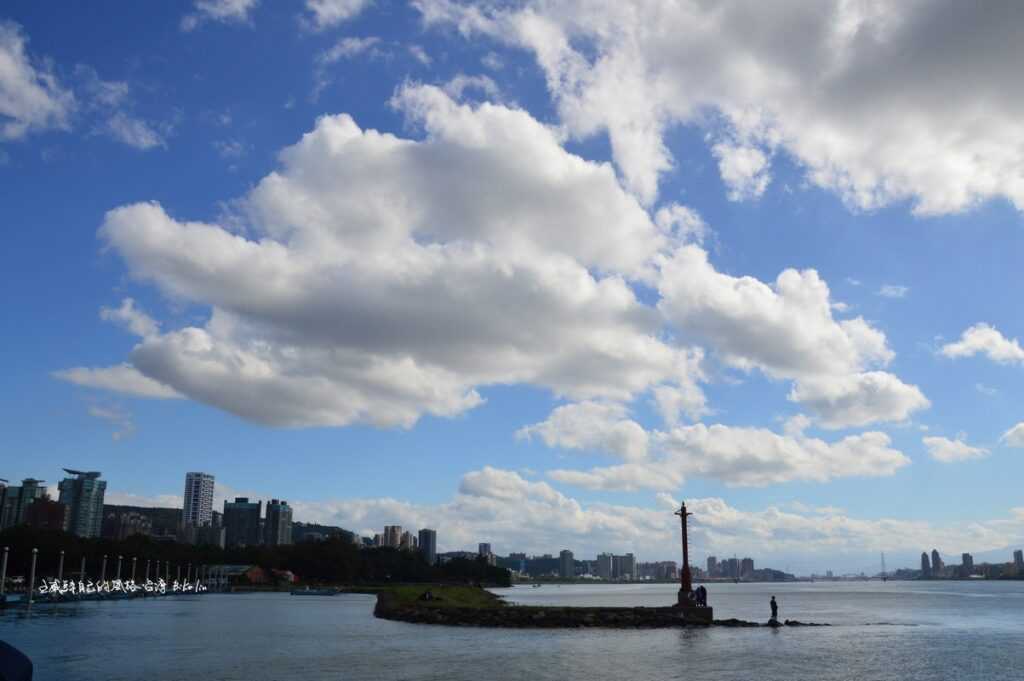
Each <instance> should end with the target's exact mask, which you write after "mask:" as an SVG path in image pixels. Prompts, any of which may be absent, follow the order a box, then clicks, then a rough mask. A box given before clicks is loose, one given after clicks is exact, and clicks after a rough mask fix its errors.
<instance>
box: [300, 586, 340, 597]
mask: <svg viewBox="0 0 1024 681" xmlns="http://www.w3.org/2000/svg"><path fill="white" fill-rule="evenodd" d="M338 593H339V591H338V590H337V589H335V588H334V587H330V586H328V587H322V588H319V589H311V588H309V587H308V586H307V587H305V588H302V589H292V596H337V595H338Z"/></svg>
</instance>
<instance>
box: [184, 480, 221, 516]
mask: <svg viewBox="0 0 1024 681" xmlns="http://www.w3.org/2000/svg"><path fill="white" fill-rule="evenodd" d="M181 522H182V523H184V524H185V525H194V526H196V527H202V526H203V525H209V524H211V523H212V522H213V476H212V475H210V474H209V473H186V474H185V504H184V507H183V508H182V513H181Z"/></svg>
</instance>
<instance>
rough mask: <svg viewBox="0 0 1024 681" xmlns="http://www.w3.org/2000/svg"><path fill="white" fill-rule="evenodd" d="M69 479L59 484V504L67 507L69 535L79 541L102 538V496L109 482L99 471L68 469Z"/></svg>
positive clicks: (65, 470)
mask: <svg viewBox="0 0 1024 681" xmlns="http://www.w3.org/2000/svg"><path fill="white" fill-rule="evenodd" d="M64 472H66V473H67V474H68V475H70V476H71V477H70V478H64V479H63V480H61V481H60V484H59V485H58V488H59V489H60V499H59V501H60V503H62V504H64V505H65V506H67V507H68V532H70V533H71V534H73V535H76V536H78V537H99V536H100V532H101V530H102V529H103V495H104V494H106V491H107V481H106V480H100V479H99V478H100V473H99V471H74V470H71V469H70V468H65V469H64Z"/></svg>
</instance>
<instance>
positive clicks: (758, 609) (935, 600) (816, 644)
mask: <svg viewBox="0 0 1024 681" xmlns="http://www.w3.org/2000/svg"><path fill="white" fill-rule="evenodd" d="M675 590H676V587H675V586H674V585H672V584H664V585H622V586H619V585H572V586H561V587H557V586H553V585H549V586H544V587H542V588H539V589H530V588H524V587H516V588H513V589H502V590H498V592H499V593H501V594H502V595H504V596H506V598H508V599H509V600H510V601H515V602H522V603H552V604H564V605H626V606H631V605H664V604H666V603H670V602H672V601H673V600H674V598H675ZM709 591H710V595H709V600H710V601H711V602H712V605H714V606H715V609H716V610H715V614H716V616H717V617H723V618H724V617H739V618H743V619H756V620H764V619H767V614H768V599H769V598H770V597H771V596H772V595H773V594H774V595H775V596H776V597H777V598H778V600H779V602H780V606H781V612H780V615H781V616H782V617H788V618H792V619H800V620H805V621H819V622H822V621H824V622H831V623H833V624H836V625H842V626H834V627H829V628H820V629H797V630H793V629H789V630H784V631H773V630H770V629H755V630H743V629H691V630H655V631H650V630H644V631H615V630H567V631H551V630H543V631H541V630H536V631H534V630H486V629H475V628H445V627H437V626H425V625H413V624H404V623H401V622H388V621H383V620H377V619H375V618H374V617H373V615H372V609H373V600H374V599H373V597H372V596H365V595H356V594H353V595H343V596H336V597H315V596H309V597H304V598H294V597H291V596H289V595H288V594H244V595H242V594H239V595H222V594H211V595H204V596H182V597H169V598H161V599H151V600H147V601H141V600H134V601H120V602H107V603H102V602H93V603H80V604H72V605H66V606H57V607H55V606H45V607H41V608H37V609H36V610H35V611H33V612H32V614H31V615H26V614H24V613H23V612H20V611H19V612H11V611H8V612H4V613H0V638H2V639H3V640H6V641H8V642H10V643H12V644H14V645H16V646H17V647H19V648H21V649H22V650H24V651H25V652H26V653H28V654H29V655H30V656H31V657H32V658H33V660H34V661H35V663H36V669H37V678H38V679H41V680H42V681H48V680H51V679H52V680H57V679H61V680H69V681H76V680H85V679H89V680H92V679H126V680H127V679H131V680H135V679H153V680H156V681H168V680H170V679H185V678H189V679H203V680H204V681H206V680H211V681H212V680H219V679H225V680H227V679H232V680H233V679H238V680H242V679H244V680H255V681H262V680H270V679H274V680H283V679H302V680H304V681H305V680H312V681H318V680H321V679H417V680H419V679H446V680H448V679H451V680H460V679H473V680H474V681H478V680H479V679H480V678H481V676H485V677H488V678H493V679H520V678H527V679H531V681H533V680H544V679H567V678H572V679H574V678H587V679H605V678H619V679H683V678H685V679H694V680H698V681H699V680H702V679H708V680H711V679H714V680H715V681H728V680H740V679H743V680H746V679H754V678H756V679H766V680H773V679H814V680H831V679H836V680H839V679H843V680H847V679H901V680H909V681H915V680H918V679H920V680H922V681H923V680H927V681H938V680H941V679H951V678H965V679H967V678H969V679H983V680H984V679H1001V680H1002V679H1024V652H1022V650H1024V608H1022V606H1024V583H1020V582H1017V583H1011V582H1002V583H995V582H986V583H959V582H957V583H942V584H938V583H937V584H927V583H900V582H889V583H887V584H880V583H858V584H835V583H826V584H822V583H818V584H790V585H766V584H723V585H717V584H715V585H710V586H709ZM883 622H887V623H893V624H897V625H901V626H865V625H871V624H874V623H883ZM907 625H917V626H907Z"/></svg>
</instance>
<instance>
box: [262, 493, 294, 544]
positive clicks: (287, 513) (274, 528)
mask: <svg viewBox="0 0 1024 681" xmlns="http://www.w3.org/2000/svg"><path fill="white" fill-rule="evenodd" d="M263 532H264V543H265V544H266V545H267V546H282V545H285V544H291V543H292V507H291V506H289V505H288V502H287V501H278V500H277V499H271V500H270V502H269V503H268V504H267V518H266V521H265V522H264V524H263Z"/></svg>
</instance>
